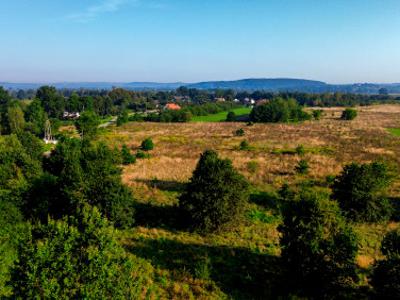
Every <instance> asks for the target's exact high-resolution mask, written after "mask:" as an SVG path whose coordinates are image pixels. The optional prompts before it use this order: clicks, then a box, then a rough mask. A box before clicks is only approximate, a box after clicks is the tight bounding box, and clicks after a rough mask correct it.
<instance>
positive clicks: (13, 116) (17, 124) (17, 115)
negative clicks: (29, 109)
mask: <svg viewBox="0 0 400 300" xmlns="http://www.w3.org/2000/svg"><path fill="white" fill-rule="evenodd" d="M7 117H8V128H9V131H10V133H18V132H21V131H22V130H24V128H25V119H24V112H23V111H22V109H21V107H20V106H19V105H18V103H16V102H14V103H12V104H11V105H9V107H8V109H7Z"/></svg>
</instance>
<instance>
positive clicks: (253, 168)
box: [247, 160, 260, 174]
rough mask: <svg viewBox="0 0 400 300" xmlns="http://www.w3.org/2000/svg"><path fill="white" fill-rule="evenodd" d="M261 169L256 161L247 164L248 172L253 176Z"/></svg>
mask: <svg viewBox="0 0 400 300" xmlns="http://www.w3.org/2000/svg"><path fill="white" fill-rule="evenodd" d="M259 168H260V166H259V164H258V162H256V161H254V160H252V161H249V162H248V163H247V170H248V171H249V172H250V173H252V174H254V173H256V172H257V171H258V169H259Z"/></svg>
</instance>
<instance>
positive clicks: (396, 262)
mask: <svg viewBox="0 0 400 300" xmlns="http://www.w3.org/2000/svg"><path fill="white" fill-rule="evenodd" d="M381 251H382V254H383V255H385V256H386V259H384V260H381V261H378V262H377V263H375V265H374V271H373V275H372V279H371V284H372V286H373V287H374V290H375V294H376V298H377V299H399V298H400V229H397V230H395V231H392V232H389V233H388V234H387V235H386V236H385V238H384V239H383V242H382V246H381Z"/></svg>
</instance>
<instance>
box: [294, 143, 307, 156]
mask: <svg viewBox="0 0 400 300" xmlns="http://www.w3.org/2000/svg"><path fill="white" fill-rule="evenodd" d="M295 151H296V153H297V154H298V155H301V156H302V155H304V154H305V153H306V149H305V148H304V146H303V145H298V146H297V147H296V149H295Z"/></svg>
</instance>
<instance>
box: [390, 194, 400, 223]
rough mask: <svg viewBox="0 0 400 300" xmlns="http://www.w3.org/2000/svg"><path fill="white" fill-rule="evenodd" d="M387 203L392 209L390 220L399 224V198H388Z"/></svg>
mask: <svg viewBox="0 0 400 300" xmlns="http://www.w3.org/2000/svg"><path fill="white" fill-rule="evenodd" d="M389 201H390V203H391V204H392V207H393V215H392V218H391V220H392V221H395V222H400V197H392V198H389Z"/></svg>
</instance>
